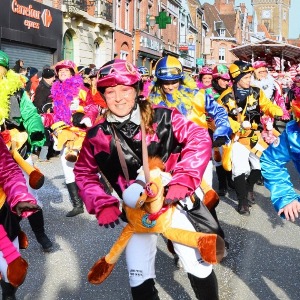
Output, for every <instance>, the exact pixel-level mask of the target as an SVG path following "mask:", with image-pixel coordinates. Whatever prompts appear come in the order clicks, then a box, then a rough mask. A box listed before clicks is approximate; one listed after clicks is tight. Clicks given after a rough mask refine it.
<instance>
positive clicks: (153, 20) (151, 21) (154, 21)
mask: <svg viewBox="0 0 300 300" xmlns="http://www.w3.org/2000/svg"><path fill="white" fill-rule="evenodd" d="M155 24H156V19H155V16H150V17H149V26H150V27H151V29H153V28H154V26H155Z"/></svg>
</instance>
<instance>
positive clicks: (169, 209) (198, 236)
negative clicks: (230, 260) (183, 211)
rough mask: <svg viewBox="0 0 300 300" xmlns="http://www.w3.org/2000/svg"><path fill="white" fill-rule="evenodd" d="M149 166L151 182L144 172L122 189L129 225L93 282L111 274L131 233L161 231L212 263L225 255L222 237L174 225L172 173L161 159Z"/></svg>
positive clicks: (91, 273)
mask: <svg viewBox="0 0 300 300" xmlns="http://www.w3.org/2000/svg"><path fill="white" fill-rule="evenodd" d="M149 169H150V182H149V183H145V181H146V180H145V175H144V173H143V171H141V172H140V173H139V175H138V177H137V180H136V182H135V183H133V184H131V185H130V186H129V187H128V188H127V189H126V190H125V191H124V192H123V200H124V204H123V208H124V210H125V212H126V217H127V219H128V224H127V225H126V226H125V228H124V229H123V231H122V233H121V235H120V237H119V239H118V240H117V241H116V243H115V244H114V245H113V246H112V248H111V250H110V252H109V253H108V254H107V255H106V256H105V257H102V258H100V259H99V260H98V261H97V262H96V263H95V264H94V266H93V267H92V268H91V270H90V271H89V274H88V280H89V282H90V283H93V284H100V283H102V282H103V281H104V280H105V279H106V278H107V277H108V276H109V275H110V273H111V272H112V270H113V268H114V266H115V264H116V262H117V260H118V259H119V257H120V255H121V254H122V252H123V250H124V249H125V248H126V246H127V243H128V241H129V240H130V238H131V236H132V235H133V234H138V233H161V234H162V235H163V236H164V237H166V238H167V239H169V240H171V241H173V242H176V243H180V244H183V245H187V246H189V247H193V248H196V249H198V251H199V252H200V254H201V257H202V259H203V260H204V261H206V262H207V263H210V264H216V263H218V262H220V261H221V260H222V258H223V257H224V249H225V244H224V240H223V239H222V238H221V237H220V236H218V235H216V234H205V233H201V232H193V231H188V230H184V229H178V228H172V227H171V221H172V214H173V211H174V210H175V209H176V208H175V206H174V205H167V206H166V205H164V186H165V185H166V184H167V183H168V182H170V180H171V175H170V174H169V173H165V172H163V169H164V165H163V162H162V161H161V160H160V159H158V158H152V159H149Z"/></svg>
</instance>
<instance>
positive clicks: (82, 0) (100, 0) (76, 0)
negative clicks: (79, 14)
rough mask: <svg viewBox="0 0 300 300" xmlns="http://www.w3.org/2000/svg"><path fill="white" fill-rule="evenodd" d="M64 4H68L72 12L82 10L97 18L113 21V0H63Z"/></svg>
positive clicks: (68, 8)
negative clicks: (111, 0) (110, 0)
mask: <svg viewBox="0 0 300 300" xmlns="http://www.w3.org/2000/svg"><path fill="white" fill-rule="evenodd" d="M63 4H65V5H66V7H67V10H68V12H70V13H72V12H76V11H78V10H82V11H85V12H87V13H88V14H90V15H92V16H94V17H96V18H103V19H105V20H107V21H109V22H112V18H113V5H112V2H109V1H105V0H63Z"/></svg>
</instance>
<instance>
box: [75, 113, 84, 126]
mask: <svg viewBox="0 0 300 300" xmlns="http://www.w3.org/2000/svg"><path fill="white" fill-rule="evenodd" d="M83 118H84V113H81V112H76V113H74V114H73V115H72V123H73V125H74V126H76V127H79V128H86V126H85V125H84V124H80V122H81V120H82V119H83Z"/></svg>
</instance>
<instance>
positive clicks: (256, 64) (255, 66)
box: [252, 60, 267, 69]
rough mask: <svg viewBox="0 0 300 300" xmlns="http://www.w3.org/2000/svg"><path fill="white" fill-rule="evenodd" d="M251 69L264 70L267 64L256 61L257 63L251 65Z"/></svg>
mask: <svg viewBox="0 0 300 300" xmlns="http://www.w3.org/2000/svg"><path fill="white" fill-rule="evenodd" d="M252 67H253V68H254V69H258V68H264V67H267V63H266V62H265V61H263V60H258V61H255V62H254V63H253V64H252Z"/></svg>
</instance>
